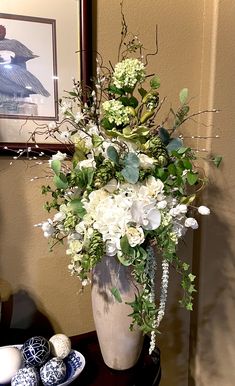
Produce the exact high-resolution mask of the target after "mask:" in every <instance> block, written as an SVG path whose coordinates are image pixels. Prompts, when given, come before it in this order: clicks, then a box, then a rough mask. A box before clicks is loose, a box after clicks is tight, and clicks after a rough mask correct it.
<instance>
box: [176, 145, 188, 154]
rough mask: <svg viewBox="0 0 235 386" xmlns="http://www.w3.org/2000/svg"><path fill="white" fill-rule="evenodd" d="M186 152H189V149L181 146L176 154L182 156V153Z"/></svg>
mask: <svg viewBox="0 0 235 386" xmlns="http://www.w3.org/2000/svg"><path fill="white" fill-rule="evenodd" d="M188 150H190V148H189V147H184V146H182V147H180V148H179V149H178V150H177V153H178V154H184V153H186V152H187V151H188Z"/></svg>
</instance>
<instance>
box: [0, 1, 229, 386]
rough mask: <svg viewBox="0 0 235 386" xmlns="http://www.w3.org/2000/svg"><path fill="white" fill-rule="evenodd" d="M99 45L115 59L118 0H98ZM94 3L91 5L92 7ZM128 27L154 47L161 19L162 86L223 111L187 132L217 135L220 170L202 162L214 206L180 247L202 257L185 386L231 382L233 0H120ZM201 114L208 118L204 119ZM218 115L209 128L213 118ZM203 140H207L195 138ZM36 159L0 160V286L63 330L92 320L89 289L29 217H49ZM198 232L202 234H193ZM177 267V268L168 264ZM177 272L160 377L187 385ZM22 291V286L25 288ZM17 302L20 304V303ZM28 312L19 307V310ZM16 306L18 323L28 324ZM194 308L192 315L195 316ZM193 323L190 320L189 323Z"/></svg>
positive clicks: (158, 66) (156, 60) (165, 383)
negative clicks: (36, 178) (29, 302)
mask: <svg viewBox="0 0 235 386" xmlns="http://www.w3.org/2000/svg"><path fill="white" fill-rule="evenodd" d="M96 3H97V10H95V13H96V11H97V49H98V51H99V52H100V53H102V56H103V58H104V60H107V58H109V59H110V60H111V61H112V62H113V63H115V61H116V56H117V55H116V52H117V50H116V46H117V44H118V43H119V32H120V12H119V0H97V2H96V1H93V4H94V5H95V4H96ZM95 8H96V7H95ZM124 10H125V14H126V20H127V22H128V26H129V30H130V31H133V32H134V33H139V35H140V37H141V39H142V41H143V43H144V45H145V47H146V48H147V49H150V50H154V32H155V24H158V41H159V53H158V55H157V56H155V57H151V58H150V71H151V72H156V73H158V74H159V76H160V78H161V82H162V87H161V94H162V96H165V95H167V96H168V99H169V101H172V102H173V103H176V102H177V97H178V92H179V90H180V89H181V88H183V87H188V88H189V90H190V95H192V96H194V97H196V98H195V99H194V100H193V105H192V106H193V109H195V110H197V109H198V108H207V107H212V106H213V107H219V108H220V109H221V110H222V112H221V113H220V114H219V115H216V116H213V117H212V118H211V117H209V118H208V120H207V122H205V121H204V122H201V124H200V125H197V124H193V123H192V124H191V125H190V127H189V128H187V130H189V131H190V132H191V133H198V134H202V133H205V132H206V133H207V134H213V135H214V134H217V132H220V134H221V137H222V138H221V139H219V140H212V141H209V142H207V144H206V146H207V147H208V148H212V150H213V151H215V152H216V153H222V154H223V155H224V162H223V166H222V168H221V170H219V171H217V170H215V169H213V168H208V174H209V178H210V180H211V181H212V182H213V187H212V188H210V189H209V190H208V196H206V197H205V200H206V202H208V205H210V207H211V209H212V212H213V213H212V215H211V216H210V217H209V218H207V219H206V220H205V221H204V222H203V223H202V228H201V234H200V237H196V238H195V240H194V248H191V238H190V237H189V238H188V240H187V246H186V248H184V249H181V252H180V253H181V254H182V255H184V254H185V255H186V256H188V258H189V259H190V257H191V256H192V253H193V251H194V255H195V256H194V261H200V283H199V284H200V287H199V305H198V311H199V313H198V330H197V341H196V344H195V345H194V346H193V347H192V351H193V352H194V354H195V361H194V360H193V358H192V360H191V369H192V372H193V374H195V376H193V378H194V379H195V383H194V382H193V381H192V379H191V384H190V386H191V385H193V384H195V385H196V386H206V385H208V384H209V383H210V384H211V385H213V386H220V385H221V384H223V386H232V385H233V384H234V381H233V379H234V375H235V374H234V369H233V363H232V359H233V357H234V355H235V349H234V347H235V344H234V343H235V342H234V336H235V335H234V322H235V320H234V282H235V280H234V273H233V271H234V261H233V260H234V258H233V257H234V253H235V244H234V237H233V233H234V226H235V220H234V218H235V216H234V214H235V213H234V207H233V201H234V200H233V198H234V186H235V181H234V178H235V177H234V173H233V166H234V138H235V137H234V134H233V125H234V122H235V119H234V118H235V116H234V115H235V113H234V112H235V108H234V107H235V106H234V103H235V102H234V101H235V95H234V94H235V70H234V63H235V57H234V56H235V49H234V47H235V41H234V40H235V31H234V29H235V27H234V20H235V2H234V1H233V0H222V1H217V0H197V1H194V0H177V1H175V0H144V1H143V0H142V1H141V0H126V1H125V6H124ZM203 123H207V125H208V126H207V127H205V126H204V125H203ZM211 123H213V124H214V128H213V130H212V129H211V126H210V124H211ZM196 145H198V146H199V147H204V146H205V145H204V144H201V143H199V144H195V146H196ZM31 166H32V163H29V164H28V163H27V164H26V163H24V162H22V161H20V162H19V161H17V162H16V163H15V165H14V166H10V165H9V159H3V158H1V159H0V176H1V182H0V184H1V185H0V216H1V217H0V219H1V220H0V280H1V281H0V285H1V295H2V296H5V298H7V294H9V293H14V294H15V296H16V298H17V294H18V295H20V296H19V297H18V298H17V299H19V298H20V299H21V301H22V298H24V299H25V301H26V299H27V297H28V299H29V298H30V299H31V300H33V302H34V303H35V305H36V307H37V308H38V310H39V311H40V312H41V313H43V314H44V315H45V316H46V317H47V318H48V319H49V321H50V322H51V324H52V326H53V327H54V329H55V331H62V332H64V333H66V334H68V335H73V334H77V333H80V332H84V331H89V330H92V329H93V328H94V326H93V320H92V315H91V305H90V294H89V290H87V291H86V292H85V294H83V295H82V296H80V295H79V296H78V290H79V283H78V281H77V280H76V279H73V278H71V277H70V276H69V273H68V272H67V269H66V266H67V258H66V256H65V255H64V251H63V248H57V249H56V251H55V252H53V253H52V254H49V253H48V248H47V243H46V240H45V239H44V238H43V236H42V234H41V233H40V231H39V230H38V229H35V228H33V225H34V224H35V223H37V222H40V221H41V220H42V219H44V218H46V217H47V214H46V212H43V211H42V209H41V208H42V205H43V200H42V198H41V196H40V194H39V187H40V185H41V181H39V182H36V183H35V182H30V178H31V176H34V175H39V174H40V170H38V169H37V168H35V167H31ZM200 238H201V240H202V241H201V243H200V244H199V240H200ZM172 274H173V273H172ZM176 282H177V278H175V280H174V283H173V284H171V286H170V292H169V303H168V309H167V316H166V318H165V321H164V322H163V324H162V326H161V331H162V334H161V335H160V336H159V340H158V345H159V347H160V349H161V352H162V367H163V380H162V382H161V386H171V385H174V386H187V385H188V347H189V323H190V321H189V314H188V313H187V312H186V311H184V310H181V309H180V308H179V307H178V306H177V301H176V299H177V296H178V287H177V285H176V284H177V283H176ZM22 290H23V291H24V292H22ZM20 304H21V303H20ZM24 316H25V315H24ZM25 319H27V318H25V317H24V318H23V317H22V314H21V320H19V315H17V314H16V313H15V315H14V319H13V322H14V323H15V325H22V326H23V324H27V321H25ZM196 319H197V315H196V314H193V318H192V320H193V321H194V322H195V320H196ZM194 332H195V329H194Z"/></svg>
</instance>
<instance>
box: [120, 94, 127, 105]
mask: <svg viewBox="0 0 235 386" xmlns="http://www.w3.org/2000/svg"><path fill="white" fill-rule="evenodd" d="M118 100H119V101H120V102H122V104H123V106H129V98H128V97H126V96H122V97H120V98H118Z"/></svg>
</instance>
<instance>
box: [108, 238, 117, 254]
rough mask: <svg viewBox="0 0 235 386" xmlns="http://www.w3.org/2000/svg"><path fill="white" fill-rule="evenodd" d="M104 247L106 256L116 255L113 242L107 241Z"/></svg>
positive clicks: (115, 247)
mask: <svg viewBox="0 0 235 386" xmlns="http://www.w3.org/2000/svg"><path fill="white" fill-rule="evenodd" d="M105 247H106V255H107V256H115V255H116V253H117V251H118V249H117V246H116V243H115V242H113V241H112V240H107V241H106V244H105Z"/></svg>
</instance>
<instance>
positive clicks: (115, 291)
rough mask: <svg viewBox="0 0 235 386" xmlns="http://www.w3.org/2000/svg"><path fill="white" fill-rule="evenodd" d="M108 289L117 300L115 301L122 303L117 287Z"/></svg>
mask: <svg viewBox="0 0 235 386" xmlns="http://www.w3.org/2000/svg"><path fill="white" fill-rule="evenodd" d="M110 291H111V293H112V295H113V296H114V297H115V299H116V300H117V302H118V303H122V298H121V294H120V291H119V289H118V288H116V287H113V288H111V290H110Z"/></svg>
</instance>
